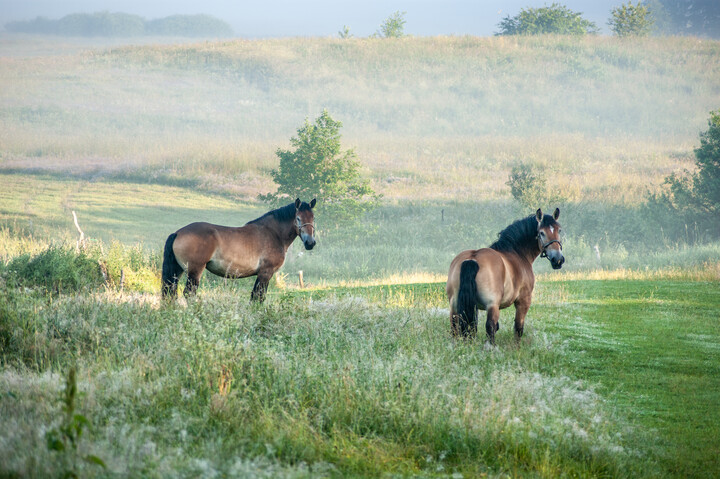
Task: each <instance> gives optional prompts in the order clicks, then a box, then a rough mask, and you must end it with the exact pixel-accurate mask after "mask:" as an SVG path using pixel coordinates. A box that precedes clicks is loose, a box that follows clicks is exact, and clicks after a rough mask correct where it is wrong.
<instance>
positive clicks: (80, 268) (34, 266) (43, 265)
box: [5, 246, 103, 292]
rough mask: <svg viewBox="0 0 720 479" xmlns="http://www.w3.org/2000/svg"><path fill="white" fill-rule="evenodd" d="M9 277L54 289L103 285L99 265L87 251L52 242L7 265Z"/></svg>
mask: <svg viewBox="0 0 720 479" xmlns="http://www.w3.org/2000/svg"><path fill="white" fill-rule="evenodd" d="M5 269H6V274H7V276H8V277H7V281H8V283H10V284H11V285H17V286H31V287H32V286H39V287H41V288H44V289H46V290H47V291H52V292H72V291H79V290H81V289H86V288H92V287H97V286H100V285H101V284H102V283H103V277H102V273H101V271H100V265H99V264H98V261H97V260H96V259H93V258H91V257H90V256H88V255H87V254H85V253H84V252H80V253H77V252H75V250H73V249H72V248H69V247H56V246H51V247H49V248H47V249H46V250H44V251H42V252H41V253H39V254H37V255H35V256H32V255H30V254H23V255H21V256H18V257H16V258H14V259H13V260H12V261H11V262H10V263H9V264H8V265H7V267H6V268H5Z"/></svg>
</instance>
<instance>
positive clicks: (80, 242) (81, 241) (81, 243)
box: [72, 210, 85, 251]
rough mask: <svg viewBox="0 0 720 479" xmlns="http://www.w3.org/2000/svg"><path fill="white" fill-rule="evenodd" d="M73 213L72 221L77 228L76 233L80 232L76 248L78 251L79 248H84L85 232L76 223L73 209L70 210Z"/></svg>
mask: <svg viewBox="0 0 720 479" xmlns="http://www.w3.org/2000/svg"><path fill="white" fill-rule="evenodd" d="M72 215H73V222H74V223H75V228H77V230H78V233H80V238H79V239H78V241H77V250H78V251H80V248H82V249H85V233H83V230H81V229H80V225H79V224H78V219H77V215H76V214H75V210H73V212H72Z"/></svg>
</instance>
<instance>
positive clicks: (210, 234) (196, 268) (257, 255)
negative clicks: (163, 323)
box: [162, 198, 315, 301]
mask: <svg viewBox="0 0 720 479" xmlns="http://www.w3.org/2000/svg"><path fill="white" fill-rule="evenodd" d="M314 207H315V200H314V199H313V200H312V201H311V202H310V204H308V203H305V202H301V201H300V198H298V199H297V200H295V203H290V204H289V205H287V206H283V207H282V208H278V209H276V210H272V211H269V212H268V213H265V214H264V215H263V216H261V217H259V218H257V219H255V220H252V221H250V222H249V223H247V224H246V225H245V226H240V227H238V228H234V227H229V226H218V225H213V224H210V223H191V224H189V225H187V226H185V227H184V228H180V229H179V230H177V231H176V232H175V233H173V234H171V235H170V236H168V239H167V241H166V242H165V254H164V258H163V267H162V295H163V298H166V297H175V295H176V294H177V284H178V279H179V278H180V276H181V275H182V273H183V271H185V272H187V284H186V286H185V296H189V295H192V294H194V293H195V292H196V290H197V287H198V285H199V284H200V277H201V276H202V273H203V270H205V269H207V270H208V271H210V272H211V273H213V274H216V275H218V276H223V277H225V278H246V277H248V276H255V275H257V280H256V281H255V286H254V287H253V290H252V294H251V295H250V299H251V300H254V301H263V300H264V299H265V292H266V291H267V286H268V282H269V281H270V278H272V275H273V274H275V271H277V270H278V269H279V268H280V267H281V266H282V265H283V263H285V253H287V250H288V248H289V247H290V245H291V244H292V242H293V241H295V238H297V237H298V236H299V237H300V239H301V240H302V242H303V244H304V245H305V249H308V250H310V249H313V247H314V246H315V238H314V235H315V215H314V214H313V211H312V209H313V208H314Z"/></svg>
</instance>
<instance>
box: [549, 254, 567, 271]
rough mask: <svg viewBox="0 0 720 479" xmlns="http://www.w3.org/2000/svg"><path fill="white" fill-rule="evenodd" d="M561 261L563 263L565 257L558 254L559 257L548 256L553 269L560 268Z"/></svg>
mask: <svg viewBox="0 0 720 479" xmlns="http://www.w3.org/2000/svg"><path fill="white" fill-rule="evenodd" d="M563 263H565V257H564V256H560V258H550V265H551V266H552V268H553V269H560V268H562V265H563Z"/></svg>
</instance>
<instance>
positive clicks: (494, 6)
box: [0, 0, 617, 37]
mask: <svg viewBox="0 0 720 479" xmlns="http://www.w3.org/2000/svg"><path fill="white" fill-rule="evenodd" d="M546 3H547V2H542V1H521V0H511V1H499V0H483V1H478V2H474V1H470V0H450V1H443V0H420V1H418V0H395V1H391V2H387V1H382V0H367V1H356V0H353V1H349V0H339V1H330V0H310V1H307V2H295V1H291V0H268V1H263V2H233V1H230V0H210V1H205V2H202V3H198V2H191V1H167V0H159V1H152V2H143V1H137V0H130V1H118V0H102V1H93V0H72V1H64V2H56V1H52V0H28V1H22V2H18V1H14V0H1V1H0V24H4V23H6V22H8V21H13V20H29V19H32V18H35V17H37V16H44V17H48V18H60V17H62V16H64V15H67V14H70V13H79V12H84V13H91V12H98V11H111V12H116V11H117V12H126V13H133V14H136V15H141V16H144V17H148V18H156V17H164V16H167V15H172V14H197V13H206V14H209V15H213V16H215V17H218V18H220V19H222V20H225V21H226V22H228V23H229V24H230V25H232V27H233V28H234V29H235V32H236V33H237V34H238V35H239V36H241V37H279V36H335V35H336V34H337V31H338V30H340V29H341V28H342V27H343V25H347V26H349V27H350V28H351V32H352V33H354V34H355V35H358V36H368V35H370V34H372V33H374V32H375V31H376V30H377V28H378V26H379V25H380V23H381V22H382V21H383V20H384V19H385V18H386V17H388V16H389V15H390V14H391V13H393V12H395V11H403V12H407V17H406V19H407V27H406V32H407V33H409V34H411V35H423V36H427V35H480V36H488V35H492V34H493V33H494V32H495V31H496V30H497V24H498V23H499V22H500V20H501V19H502V18H503V17H505V16H506V15H514V14H516V13H517V12H518V11H519V10H520V9H521V8H523V7H528V6H533V7H542V6H544V5H545V4H546ZM563 3H564V4H565V5H567V6H568V7H569V8H571V9H572V10H574V11H579V12H583V13H584V16H585V18H588V19H589V20H592V21H594V22H595V23H597V24H598V26H599V27H600V28H606V26H605V22H606V19H607V17H608V16H609V12H610V10H611V9H612V7H614V6H616V5H617V2H613V1H609V0H602V1H590V0H570V1H567V2H563Z"/></svg>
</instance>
